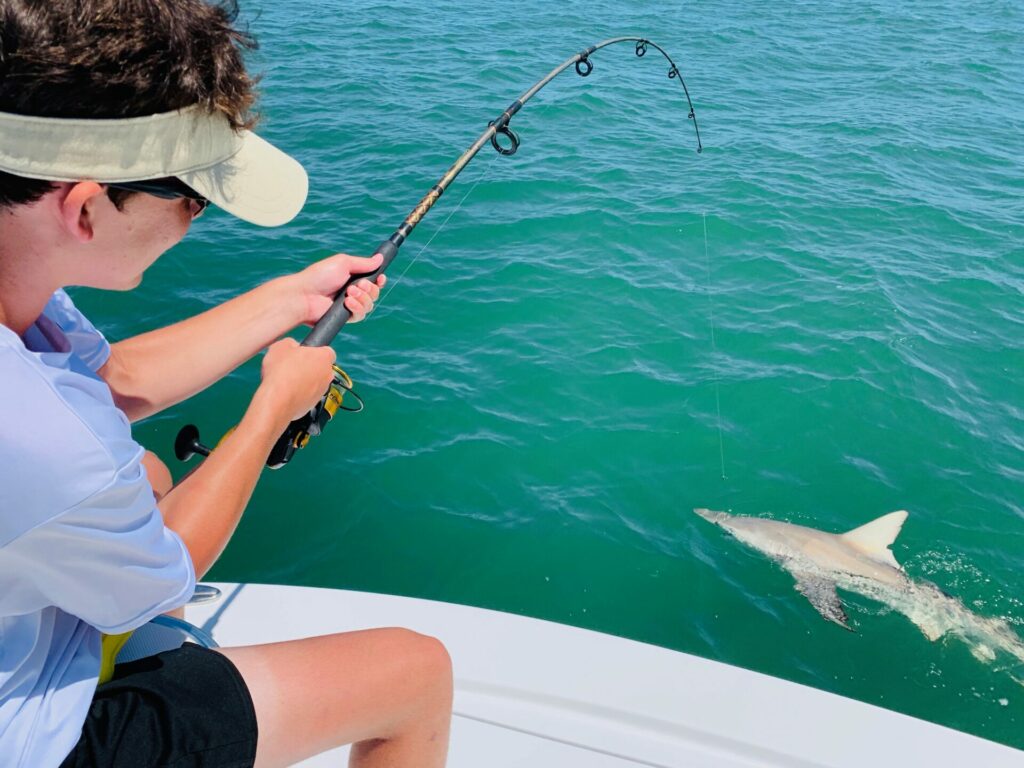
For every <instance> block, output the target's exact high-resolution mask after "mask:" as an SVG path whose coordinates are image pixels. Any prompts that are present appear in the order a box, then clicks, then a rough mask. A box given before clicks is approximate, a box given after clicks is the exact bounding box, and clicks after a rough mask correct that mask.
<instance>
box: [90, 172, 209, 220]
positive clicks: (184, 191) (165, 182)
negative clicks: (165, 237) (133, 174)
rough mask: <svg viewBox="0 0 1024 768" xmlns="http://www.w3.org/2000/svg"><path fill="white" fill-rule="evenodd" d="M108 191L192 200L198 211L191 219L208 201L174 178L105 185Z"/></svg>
mask: <svg viewBox="0 0 1024 768" xmlns="http://www.w3.org/2000/svg"><path fill="white" fill-rule="evenodd" d="M107 186H108V187H109V188H110V189H123V190H125V191H127V192H145V193H146V194H147V195H153V196H154V197H160V198H163V199H164V200H174V199H175V198H179V197H187V198H188V199H189V200H193V201H194V202H195V203H196V205H197V206H198V210H196V212H195V213H194V214H193V216H192V218H196V217H198V216H199V215H200V214H202V212H203V211H205V210H206V206H208V205H209V204H210V201H209V200H207V199H206V198H205V197H203V196H202V195H200V194H199V193H198V192H196V191H195V190H194V189H192V187H190V186H189V185H188V184H186V183H185V182H183V181H182V180H181V179H178V178H175V177H174V176H168V177H167V178H163V179H149V180H147V181H124V182H119V183H117V184H107Z"/></svg>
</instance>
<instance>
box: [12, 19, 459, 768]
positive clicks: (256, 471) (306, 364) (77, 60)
mask: <svg viewBox="0 0 1024 768" xmlns="http://www.w3.org/2000/svg"><path fill="white" fill-rule="evenodd" d="M233 20H234V9H233V8H230V7H225V6H220V5H217V6H215V5H209V4H207V3H206V2H203V0H174V1H173V2H168V1H167V0H47V2H38V1H33V0H0V763H2V765H4V766H7V765H13V766H24V767H25V768H36V767H37V766H57V765H61V766H132V767H133V768H136V767H138V766H149V765H153V766H156V765H174V766H178V767H182V768H183V767H184V766H193V765H194V766H212V765H218V766H251V765H257V766H278V765H281V766H283V765H288V764H291V763H294V762H296V761H298V760H301V759H303V758H305V757H308V756H311V755H314V754H317V753H319V752H322V751H324V750H327V749H330V748H333V747H335V746H339V745H342V744H347V743H352V744H354V746H353V749H352V758H351V763H350V764H351V765H352V766H357V767H358V768H383V767H384V766H394V767H399V768H400V767H402V766H408V767H409V768H411V767H412V766H417V768H431V767H437V766H442V765H443V764H444V762H445V755H446V751H447V743H448V731H449V724H450V718H451V697H452V682H451V665H450V660H449V658H448V655H447V653H446V652H445V650H444V648H443V646H442V645H441V644H440V643H439V642H438V641H437V640H435V639H433V638H429V637H425V636H421V635H418V634H416V633H413V632H411V631H408V630H402V629H380V630H370V631H365V632H353V633H345V634H337V635H329V636H323V637H314V638H307V639H302V640H295V641H291V642H285V643H274V644H269V645H262V646H249V647H242V648H223V649H217V650H210V649H205V648H200V647H198V646H195V645H190V644H186V645H185V646H183V647H182V648H180V649H178V650H174V651H168V652H165V653H162V654H159V655H158V656H156V657H152V658H150V659H143V660H140V661H138V662H131V663H128V664H120V665H118V666H117V667H116V668H115V672H114V676H113V679H112V680H110V681H109V682H104V683H102V684H98V681H99V669H100V660H101V643H102V637H103V636H104V635H114V634H118V633H123V632H127V631H130V630H133V629H135V628H137V627H139V626H141V625H142V624H144V623H146V622H147V621H149V620H150V619H152V618H153V617H154V616H156V615H158V614H160V613H164V612H167V611H170V610H174V609H176V608H179V607H180V606H182V605H183V604H185V603H186V602H187V601H188V600H189V598H190V596H191V595H192V592H193V590H194V587H195V581H196V578H197V576H198V577H201V576H202V575H203V574H204V573H205V572H206V571H207V570H209V568H210V567H211V566H212V565H213V563H214V562H215V561H216V559H217V557H218V556H219V555H220V553H221V552H222V551H223V549H224V547H225V546H226V544H227V542H228V540H229V539H230V536H231V534H232V532H233V531H234V529H235V527H236V526H237V524H238V521H239V519H240V517H241V515H242V513H243V511H244V509H245V506H246V503H247V502H248V500H249V498H250V495H251V494H252V491H253V488H254V486H255V484H256V482H257V480H258V478H259V476H260V472H261V470H262V468H263V466H264V462H265V461H266V458H267V456H268V454H269V452H270V450H271V448H272V446H273V444H274V442H275V441H276V440H277V438H278V437H279V436H280V434H281V433H282V432H283V431H284V429H285V428H286V427H287V425H288V424H289V422H291V421H292V420H294V419H295V418H297V417H299V416H300V415H302V414H304V413H306V412H308V411H309V409H310V408H311V407H312V406H313V405H314V404H315V403H317V402H318V401H319V400H320V398H321V397H322V395H323V393H324V392H325V391H326V389H327V387H328V384H329V383H330V381H331V378H332V368H331V365H332V363H333V361H334V352H333V351H332V350H331V349H330V348H329V347H308V348H307V347H300V346H299V345H298V344H297V343H296V342H294V341H292V340H290V339H284V340H278V339H281V337H282V336H283V335H284V334H286V333H287V332H288V331H290V330H292V329H294V328H296V327H298V326H300V325H303V324H310V323H313V322H315V321H316V320H317V319H319V317H320V316H321V315H322V314H323V313H324V311H325V310H326V309H327V307H328V306H329V305H330V303H331V299H332V297H333V296H334V294H335V293H337V291H338V290H339V289H340V288H341V287H342V286H343V285H345V283H346V282H347V281H348V280H349V278H350V276H351V275H353V274H359V273H368V272H372V271H373V270H375V269H376V268H377V267H378V266H379V265H380V257H379V256H375V257H374V258H370V259H365V258H357V257H352V256H347V255H344V254H338V255H336V256H333V257H331V258H328V259H325V260H323V261H320V262H318V263H315V264H313V265H312V266H310V267H308V268H306V269H304V270H302V271H301V272H298V273H295V274H291V275H286V276H284V277H279V278H276V279H273V280H270V281H268V282H266V283H264V284H263V285H261V286H259V287H257V288H255V289H254V290H251V291H249V292H247V293H244V294H242V295H240V296H238V297H236V298H235V299H232V300H231V301H228V302H226V303H224V304H222V305H220V306H218V307H215V308H213V309H211V310H209V311H207V312H204V313H203V314H201V315H198V316H196V317H193V318H190V319H187V320H185V321H183V322H180V323H177V324H175V325H172V326H170V327H167V328H162V329H159V330H155V331H150V332H148V333H144V334H142V335H139V336H135V337H131V338H128V339H125V340H124V341H120V342H117V343H115V344H109V343H108V342H107V341H106V339H105V338H104V337H103V335H102V334H101V333H100V332H99V331H98V330H97V329H96V328H95V326H93V325H92V323H91V322H90V321H89V320H88V319H87V318H85V317H84V316H83V315H82V314H81V312H79V311H78V309H77V308H76V307H75V305H74V303H73V302H72V300H71V299H70V297H69V296H68V294H67V293H65V291H64V288H65V287H67V286H88V287H92V288H98V289H105V290H129V289H131V288H133V287H135V286H136V285H138V283H139V282H140V280H141V279H142V275H143V273H144V272H145V270H146V269H147V268H148V267H149V266H150V265H151V264H153V263H154V262H155V261H156V260H157V259H158V258H159V257H160V256H161V255H162V254H163V253H164V252H166V251H167V250H168V249H169V248H171V247H172V246H173V245H175V244H176V243H178V242H179V241H180V240H181V239H182V238H183V237H184V236H185V234H186V232H187V231H188V229H189V227H190V226H191V224H192V222H193V220H194V219H195V218H197V217H198V216H200V215H201V214H202V213H203V211H204V210H205V208H206V206H207V205H208V204H210V203H212V204H214V205H217V206H218V207H220V208H223V209H224V210H226V211H228V212H229V213H231V214H233V215H235V216H237V217H239V218H241V219H243V220H246V221H248V222H251V223H254V224H257V225H263V226H277V225H280V224H284V223H286V222H287V221H289V220H290V219H291V218H293V217H294V216H295V215H296V214H297V213H298V211H299V210H300V208H301V207H302V204H303V202H304V201H305V197H306V189H307V181H306V174H305V172H304V171H303V170H302V167H301V166H300V165H299V164H298V163H297V162H296V161H295V160H293V159H292V158H290V157H288V156H287V155H285V154H284V153H282V152H281V151H279V150H277V149H276V148H274V147H273V146H271V145H270V144H268V143H267V142H265V141H263V140H262V139H260V138H259V137H258V136H257V135H256V134H254V133H252V132H251V128H252V127H253V123H254V120H253V118H252V115H251V111H250V110H251V107H252V104H253V100H254V92H253V80H252V78H251V77H250V76H249V75H248V74H247V73H246V71H245V68H244V64H243V57H242V54H243V52H244V49H246V48H247V47H251V46H252V45H253V44H254V43H253V41H252V39H251V38H250V37H249V36H248V35H246V34H245V33H243V32H241V31H239V30H238V29H236V28H235V27H234V26H233ZM382 285H383V277H380V278H378V280H377V281H376V282H371V281H369V280H362V281H359V282H356V283H354V284H353V285H352V286H350V287H349V289H348V290H347V293H346V299H345V306H346V308H347V309H348V310H349V311H350V312H351V313H352V319H353V320H354V321H358V320H360V319H362V318H363V317H365V315H366V313H367V312H369V311H370V309H371V308H372V306H373V302H374V301H375V300H376V299H377V298H378V296H379V290H380V287H381V286H382ZM265 348H267V353H266V355H265V357H264V358H263V363H262V374H261V383H260V386H259V388H258V389H257V391H256V393H255V395H254V396H253V399H252V402H251V403H250V405H249V407H248V409H247V410H246V412H245V414H244V416H243V417H242V419H241V420H240V422H239V424H238V427H237V428H236V429H235V430H234V432H232V433H231V434H230V435H229V436H228V437H227V438H226V439H225V440H224V441H223V442H222V443H221V444H220V445H219V446H218V448H217V450H216V451H215V452H214V453H213V454H212V455H211V456H210V457H209V458H208V459H207V460H206V461H205V462H204V463H203V464H202V465H201V466H200V467H199V468H198V469H197V470H196V471H194V472H193V473H191V474H190V475H189V476H188V477H186V478H185V479H184V480H183V481H182V482H180V483H179V484H178V485H176V486H173V487H172V486H171V484H170V475H169V473H168V472H167V469H166V467H164V466H163V464H162V463H161V462H160V461H159V459H157V458H156V456H155V455H153V454H151V453H148V452H147V451H145V449H144V448H143V447H142V446H140V445H139V444H138V443H137V442H136V441H135V440H134V439H133V438H132V434H131V429H130V423H131V422H133V421H137V420H139V419H143V418H146V417H148V416H150V415H152V414H155V413H158V412H159V411H161V410H163V409H165V408H167V407H170V406H172V405H174V404H176V403H178V402H181V401H182V400H184V399H186V398H188V397H190V396H192V395H194V394H195V393H197V392H199V391H201V390H203V389H205V388H206V387H208V386H210V385H211V384H213V383H214V382H216V381H218V380H219V379H221V378H223V377H224V376H225V375H227V374H228V373H230V372H231V371H232V370H234V369H235V368H236V367H237V366H239V365H240V364H241V363H243V362H244V361H246V360H247V359H249V358H251V357H252V356H253V355H255V354H256V353H258V352H259V351H260V350H262V349H265Z"/></svg>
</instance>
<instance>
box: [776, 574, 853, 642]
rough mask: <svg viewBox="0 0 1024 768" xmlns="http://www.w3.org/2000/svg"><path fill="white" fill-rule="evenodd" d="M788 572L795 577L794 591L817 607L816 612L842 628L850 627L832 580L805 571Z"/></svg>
mask: <svg viewBox="0 0 1024 768" xmlns="http://www.w3.org/2000/svg"><path fill="white" fill-rule="evenodd" d="M790 573H792V574H793V577H794V578H795V579H796V591H797V592H799V593H800V594H801V595H803V596H804V597H806V598H807V599H808V600H810V601H811V605H813V606H814V607H815V609H817V611H818V613H820V614H821V615H822V616H824V617H825V618H826V619H828V620H829V621H834V622H835V623H836V624H838V625H839V626H840V627H842V628H843V629H850V625H849V624H847V616H846V610H845V609H844V608H843V603H842V602H841V601H840V599H839V595H838V594H837V593H836V583H835V582H834V581H830V580H829V579H827V578H825V577H824V576H821V575H819V574H816V573H808V572H806V571H790ZM850 631H851V632H852V631H853V630H852V629H851V630H850Z"/></svg>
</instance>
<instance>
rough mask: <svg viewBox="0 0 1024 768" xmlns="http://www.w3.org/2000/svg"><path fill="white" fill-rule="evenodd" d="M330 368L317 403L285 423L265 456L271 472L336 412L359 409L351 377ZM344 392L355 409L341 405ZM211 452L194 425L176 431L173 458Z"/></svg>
mask: <svg viewBox="0 0 1024 768" xmlns="http://www.w3.org/2000/svg"><path fill="white" fill-rule="evenodd" d="M333 368H334V380H333V381H332V382H331V385H330V386H329V387H328V388H327V392H326V393H324V396H323V397H322V398H321V399H320V402H319V403H317V404H316V405H315V406H314V407H313V408H312V409H310V411H309V413H307V414H305V415H303V416H302V417H300V418H298V419H296V420H295V421H293V422H292V423H291V424H289V425H288V428H287V429H285V431H284V433H283V434H282V435H281V437H279V438H278V439H277V442H276V443H274V447H273V448H272V449H271V451H270V456H268V457H267V466H268V467H270V468H271V469H278V468H280V467H283V466H284V465H285V464H287V463H288V462H289V461H291V460H292V456H294V455H295V451H297V450H299V449H300V448H305V447H306V445H307V444H308V443H309V440H310V438H312V437H316V436H317V435H319V434H320V433H321V432H323V430H324V427H326V426H327V423H328V422H329V421H331V419H333V418H334V416H335V414H336V413H337V412H338V411H348V412H349V413H358V412H359V411H361V410H363V399H362V398H361V397H359V395H358V394H356V392H355V390H353V388H352V386H353V385H352V378H351V377H350V376H349V375H348V374H347V373H345V371H343V370H342V369H341V367H340V366H338V365H334V366H333ZM345 393H348V394H350V395H352V397H354V398H355V399H356V402H357V403H358V406H357V407H355V408H349V407H347V406H345V405H344V403H343V400H344V397H345ZM233 431H234V428H232V429H231V430H229V431H228V432H227V433H226V434H225V435H224V437H222V438H221V439H220V442H219V443H217V445H220V443H221V442H224V438H226V437H227V436H228V435H230V434H231V432H233ZM211 453H212V449H211V448H208V447H207V446H205V445H203V444H202V443H201V442H200V440H199V429H198V428H197V427H196V426H195V425H194V424H188V425H186V426H184V427H182V428H181V431H180V432H178V437H177V438H176V439H175V441H174V455H175V456H176V457H177V458H178V460H179V461H188V460H189V459H191V458H192V457H193V456H195V455H196V454H198V455H200V456H209V455H210V454H211Z"/></svg>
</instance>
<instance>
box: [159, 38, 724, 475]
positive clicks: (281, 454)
mask: <svg viewBox="0 0 1024 768" xmlns="http://www.w3.org/2000/svg"><path fill="white" fill-rule="evenodd" d="M617 43H635V48H634V51H635V53H636V55H637V57H640V58H642V57H643V56H644V55H645V54H646V53H647V50H648V48H654V49H655V50H657V51H659V52H660V53H661V55H662V56H664V57H665V59H666V60H667V61H668V63H669V70H668V76H669V79H672V80H678V81H679V84H680V85H681V86H682V87H683V93H684V94H685V95H686V103H687V105H688V106H689V108H690V111H689V113H688V114H687V119H689V120H691V121H693V130H694V133H695V134H696V137H697V152H698V153H699V152H702V151H703V149H704V147H703V145H702V144H701V140H700V128H699V127H698V125H697V115H696V114H695V113H694V110H693V101H691V100H690V91H689V89H688V88H687V87H686V83H685V82H684V81H683V76H682V74H680V72H679V68H678V67H677V66H676V63H675V62H674V61H672V57H671V56H669V55H668V53H667V52H666V51H665V49H664V48H662V47H661V46H660V45H658V44H656V43H652V42H651V41H650V40H648V39H646V38H643V37H614V38H611V39H609V40H605V41H603V42H600V43H598V44H597V45H592V46H590V47H589V48H586V49H584V50H582V51H580V52H579V53H577V54H576V55H574V56H572V57H571V58H569V59H566V60H565V61H564V62H562V63H561V64H560V65H558V66H557V67H555V68H554V69H553V70H551V71H550V72H549V73H548V74H547V75H546V76H544V77H543V78H542V79H540V80H538V81H537V82H536V83H534V85H533V86H531V87H530V89H529V90H528V91H526V93H524V94H523V95H522V96H520V97H519V98H518V99H516V100H515V101H513V102H512V103H511V104H510V105H509V106H508V108H507V109H506V110H505V111H504V112H502V113H501V115H500V116H499V117H498V118H497V119H496V120H491V121H490V122H489V123H488V124H487V130H485V131H484V132H483V133H481V134H480V136H479V137H478V138H477V140H476V141H474V142H473V144H472V145H471V146H470V147H469V149H467V150H466V151H465V152H463V153H462V155H461V156H460V157H459V159H458V160H456V161H455V163H454V164H453V165H452V166H451V168H449V169H448V170H447V171H446V172H445V174H444V176H442V177H441V180H440V181H439V182H438V183H437V184H435V185H434V186H433V187H431V188H430V191H429V192H427V194H426V195H425V196H424V198H423V199H422V200H420V202H419V203H418V204H417V205H416V207H415V208H413V209H412V211H411V212H410V213H409V215H408V216H406V217H405V220H404V221H403V222H402V224H401V225H400V226H399V227H398V229H396V230H395V231H394V232H393V233H392V234H391V236H390V237H389V238H388V239H387V240H385V241H384V242H382V243H381V244H380V245H379V246H378V247H377V250H376V251H375V253H379V254H381V255H382V256H383V257H384V258H383V260H382V261H381V265H380V266H379V267H378V268H377V269H376V270H374V271H373V272H370V273H369V274H360V275H353V276H352V277H350V278H349V280H348V282H346V283H345V285H343V286H342V287H341V290H339V291H338V292H337V293H336V294H335V296H334V302H333V303H332V304H331V307H330V308H329V309H328V310H327V312H325V313H324V315H323V317H321V318H320V320H319V321H317V323H316V325H314V326H313V330H311V331H310V332H309V334H308V335H307V336H306V338H305V339H303V340H302V346H304V347H324V346H327V345H328V344H330V343H331V342H332V341H334V338H335V337H336V336H337V335H338V333H339V332H340V331H341V329H342V328H343V327H344V325H345V323H347V322H348V320H349V318H351V317H352V313H351V312H349V310H348V308H347V307H346V306H345V301H344V299H345V291H346V290H347V289H348V287H349V286H350V285H352V284H353V283H355V282H356V281H358V280H364V279H366V280H371V281H373V280H376V279H377V277H378V275H382V274H384V272H385V271H386V270H387V268H388V266H389V265H390V264H391V262H392V261H394V258H395V256H396V255H397V254H398V249H399V248H400V247H401V246H402V243H404V242H405V240H406V238H408V237H409V235H410V234H411V233H412V231H413V230H414V229H415V228H416V225H417V224H419V223H420V221H421V220H422V219H423V217H424V216H425V215H426V214H427V212H428V211H429V210H430V209H431V208H433V207H434V204H435V203H436V202H437V201H438V200H439V199H440V197H441V195H442V194H444V191H445V190H446V189H447V188H448V187H449V185H450V184H451V183H452V182H453V181H455V178H456V177H457V176H458V175H459V174H460V173H461V172H462V169H463V168H465V167H466V166H467V165H468V164H469V161H470V160H472V159H473V158H474V157H476V154H477V153H478V152H479V151H480V150H481V149H482V148H483V147H484V145H485V144H487V143H488V142H490V144H491V146H492V147H494V149H495V151H497V152H498V154H500V155H505V156H508V155H514V154H515V153H516V151H517V150H518V149H519V144H520V141H519V137H518V136H517V135H516V134H515V132H514V131H513V130H512V129H511V128H510V127H509V122H510V121H511V120H512V118H513V117H514V116H515V115H516V113H517V112H519V110H521V109H522V108H523V106H524V105H525V104H526V102H528V101H529V100H530V99H532V98H533V97H534V96H535V95H536V94H537V92H538V91H540V90H541V89H542V88H543V87H544V86H545V85H547V84H548V83H550V82H551V81H552V80H554V79H555V78H556V77H557V76H558V75H559V74H561V73H562V72H563V71H565V70H566V69H568V68H569V67H570V66H572V65H575V67H576V74H578V75H580V77H587V76H589V75H590V73H591V72H593V71H594V62H592V61H591V60H590V57H591V55H592V54H593V53H595V52H596V51H599V50H601V49H602V48H607V47H608V46H609V45H615V44H617ZM498 137H502V139H500V140H499V138H498ZM503 141H505V142H506V143H502V142H503ZM345 393H350V394H352V395H354V396H356V397H357V399H358V396H357V395H355V393H354V392H353V391H352V380H351V379H350V378H349V377H348V375H347V374H346V373H345V372H344V371H343V370H342V369H341V368H339V367H338V366H334V381H333V382H332V383H331V386H330V387H329V388H328V391H327V393H326V394H325V395H324V396H323V398H322V399H321V400H320V402H319V403H318V404H317V405H316V406H315V407H314V408H313V409H311V410H310V412H309V413H307V414H306V415H304V416H302V417H301V418H299V419H296V420H295V421H293V422H292V423H291V424H289V425H288V428H287V429H286V430H285V431H284V434H282V435H281V437H280V438H278V440H277V442H276V443H275V444H274V448H273V450H271V452H270V456H269V457H268V458H267V466H268V467H270V468H271V469H277V468H279V467H282V466H284V465H285V464H287V463H288V462H289V461H291V459H292V456H294V455H295V451H297V450H298V449H300V448H304V447H305V446H306V444H307V443H308V442H309V440H310V438H311V437H315V436H316V435H319V434H320V433H321V432H322V431H323V429H324V427H326V426H327V423H328V422H329V421H330V420H331V419H332V418H334V415H335V414H336V413H337V412H338V411H339V410H361V408H362V401H361V400H360V401H359V403H360V407H359V408H354V409H352V408H345V407H344V406H343V405H342V399H343V397H344V395H345ZM228 434H230V432H229V433H228ZM225 436H226V435H225ZM222 439H223V438H222ZM174 453H175V455H176V456H177V457H178V459H179V460H181V461H186V460H188V459H189V458H191V457H192V456H194V455H196V454H199V455H202V456H209V455H210V449H209V448H207V447H206V446H205V445H203V444H202V443H201V442H200V441H199V430H198V429H197V428H196V427H195V426H194V425H192V424H189V425H187V426H185V427H183V428H182V430H181V431H180V432H179V433H178V437H177V439H176V440H175V443H174Z"/></svg>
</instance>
